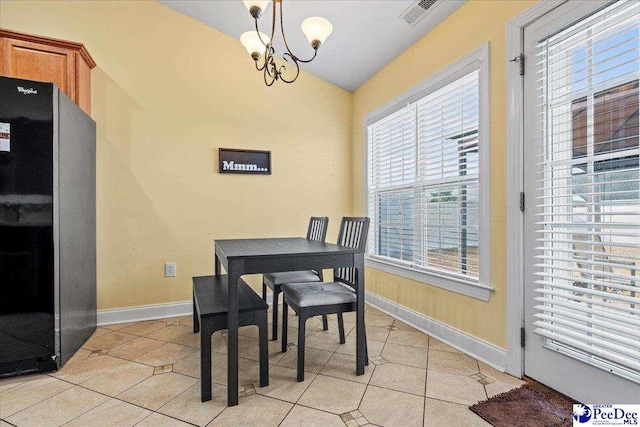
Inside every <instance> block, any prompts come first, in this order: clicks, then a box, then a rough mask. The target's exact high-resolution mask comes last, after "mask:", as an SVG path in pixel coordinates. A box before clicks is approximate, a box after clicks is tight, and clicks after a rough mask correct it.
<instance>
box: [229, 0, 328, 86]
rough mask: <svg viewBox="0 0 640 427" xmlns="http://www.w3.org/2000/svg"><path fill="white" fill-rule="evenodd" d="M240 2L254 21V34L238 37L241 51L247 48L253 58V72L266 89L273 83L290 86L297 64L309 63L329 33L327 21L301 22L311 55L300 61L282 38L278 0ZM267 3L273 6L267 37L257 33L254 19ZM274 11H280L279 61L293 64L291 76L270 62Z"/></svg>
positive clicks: (283, 37)
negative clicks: (259, 75) (281, 50)
mask: <svg viewBox="0 0 640 427" xmlns="http://www.w3.org/2000/svg"><path fill="white" fill-rule="evenodd" d="M243 2H244V5H245V6H246V7H247V9H249V13H250V14H251V16H252V17H253V20H254V21H255V26H256V29H255V31H248V32H246V33H244V34H242V36H240V42H241V43H242V45H243V46H244V47H245V49H247V52H249V55H251V58H253V61H254V62H255V65H256V69H257V70H258V71H262V72H263V74H264V82H265V84H266V85H267V86H271V85H272V84H274V83H275V81H276V80H282V81H283V82H285V83H293V82H294V81H296V79H297V78H298V75H300V63H307V62H311V61H313V60H314V59H315V57H316V55H317V54H318V48H319V47H320V45H321V44H322V43H324V41H325V40H326V39H327V37H329V34H331V32H332V31H333V26H332V25H331V22H329V21H327V20H326V19H324V18H319V17H313V18H307V19H305V20H304V21H302V25H301V26H302V32H303V33H304V34H305V36H307V40H309V43H311V47H312V48H313V56H312V57H311V58H309V59H300V58H298V57H297V56H296V55H294V54H293V52H291V49H289V45H288V44H287V38H286V36H285V35H284V24H283V22H282V21H283V19H282V0H243ZM269 3H273V11H272V18H271V37H269V36H267V35H266V34H265V33H262V32H260V30H259V29H258V18H260V15H262V12H263V11H264V10H265V9H266V8H267V7H268V6H269ZM276 8H278V9H279V12H280V31H281V33H282V39H283V41H284V46H285V48H286V50H287V51H286V52H285V53H283V54H282V58H283V59H284V61H285V62H286V63H287V64H293V65H294V66H295V74H293V75H292V77H286V76H285V75H284V74H283V72H284V71H285V70H286V65H285V64H281V65H278V64H276V61H275V59H274V57H275V49H274V48H273V37H274V35H275V30H276V15H277V13H276ZM261 58H262V59H261Z"/></svg>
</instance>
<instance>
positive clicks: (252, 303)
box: [193, 274, 269, 402]
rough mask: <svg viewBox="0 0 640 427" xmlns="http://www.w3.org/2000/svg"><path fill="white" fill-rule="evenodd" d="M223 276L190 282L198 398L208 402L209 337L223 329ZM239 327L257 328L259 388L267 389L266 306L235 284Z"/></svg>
mask: <svg viewBox="0 0 640 427" xmlns="http://www.w3.org/2000/svg"><path fill="white" fill-rule="evenodd" d="M228 286H229V282H228V277H227V275H226V274H225V275H221V276H201V277H194V278H193V333H198V332H200V394H201V400H202V401H203V402H206V401H208V400H211V336H212V335H213V333H214V332H216V331H219V330H222V329H227V327H228V326H227V311H228V310H227V290H228ZM238 302H239V309H240V310H239V311H240V326H249V325H257V326H258V328H259V329H260V332H259V347H260V387H265V386H268V385H269V351H268V344H269V343H268V336H267V310H268V309H269V306H268V305H267V303H266V302H264V301H263V300H262V298H260V297H259V296H258V294H256V293H255V292H254V291H253V289H251V288H250V287H249V285H248V284H247V283H246V282H245V281H244V280H242V279H241V280H240V281H239V283H238Z"/></svg>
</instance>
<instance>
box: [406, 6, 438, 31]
mask: <svg viewBox="0 0 640 427" xmlns="http://www.w3.org/2000/svg"><path fill="white" fill-rule="evenodd" d="M439 1H440V0H420V1H417V2H416V3H414V4H412V5H411V6H409V7H408V8H407V9H406V10H405V11H404V12H403V13H402V14H401V15H400V19H402V20H403V21H404V22H406V23H407V24H409V25H411V26H412V27H415V26H416V25H418V23H419V22H420V21H422V19H424V17H425V16H427V12H429V9H431V8H433V6H434V5H435V4H436V3H438V2H439Z"/></svg>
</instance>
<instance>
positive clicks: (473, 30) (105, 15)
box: [0, 0, 535, 347]
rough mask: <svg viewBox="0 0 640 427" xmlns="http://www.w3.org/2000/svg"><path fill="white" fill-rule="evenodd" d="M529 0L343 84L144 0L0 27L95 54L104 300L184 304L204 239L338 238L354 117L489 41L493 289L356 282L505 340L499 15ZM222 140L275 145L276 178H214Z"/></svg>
mask: <svg viewBox="0 0 640 427" xmlns="http://www.w3.org/2000/svg"><path fill="white" fill-rule="evenodd" d="M534 3H535V1H529V0H526V1H486V0H483V1H470V2H469V3H467V4H466V5H464V6H463V7H462V8H460V9H459V10H458V11H457V12H455V13H454V14H453V15H452V16H451V17H449V18H448V19H447V20H446V21H444V22H443V23H442V24H441V25H439V26H438V27H437V28H436V29H434V30H433V31H431V32H430V33H429V34H427V35H426V36H425V37H423V38H422V39H421V40H419V41H418V42H417V43H416V44H415V45H413V46H412V47H411V48H409V49H408V50H407V51H405V52H404V53H403V54H402V55H400V56H399V57H398V58H397V59H395V60H394V61H393V62H392V63H391V64H389V65H388V66H386V67H385V68H384V69H383V70H381V71H380V72H379V73H377V74H376V75H375V76H374V77H373V78H371V79H370V80H369V81H368V82H366V83H365V84H364V85H363V86H362V87H361V88H359V89H358V90H357V91H355V92H354V93H353V94H350V93H348V92H346V91H343V90H341V89H339V88H337V87H335V86H333V85H331V84H329V83H326V82H324V81H322V80H320V79H317V78H316V77H313V76H311V75H309V74H306V73H304V72H303V73H302V74H301V77H300V78H299V80H298V81H297V82H296V84H294V85H284V84H276V85H275V86H273V87H271V88H267V87H265V86H264V84H263V83H262V81H261V77H260V75H259V74H258V73H257V72H256V71H255V70H254V69H253V64H252V63H251V60H250V58H249V57H248V55H247V54H246V52H245V51H244V49H243V48H242V46H241V45H240V43H239V42H238V41H237V40H236V39H234V38H232V37H229V36H226V35H224V34H222V33H220V32H218V31H215V30H213V29H211V28H209V27H207V26H205V25H203V24H200V23H198V22H196V21H194V20H192V19H190V18H188V17H186V16H183V15H181V14H179V13H177V12H174V11H172V10H171V9H169V8H166V7H164V6H162V5H160V4H158V3H155V2H148V1H135V2H133V1H130V2H120V1H115V2H111V1H101V2H97V1H93V2H57V1H56V2H48V1H44V2H30V1H20V2H18V1H1V2H0V26H2V27H5V28H9V29H14V30H18V31H24V32H28V33H34V34H41V35H46V36H51V37H58V38H62V39H69V40H75V41H80V42H83V43H85V45H86V46H87V48H88V49H89V51H90V52H91V54H92V55H93V57H94V58H95V60H96V62H97V63H98V67H97V68H96V69H94V70H93V75H92V76H93V83H92V95H93V99H92V109H93V117H94V119H95V120H96V121H97V123H98V288H99V289H98V305H99V308H100V309H108V308H117V307H128V306H135V305H143V304H155V303H163V302H172V301H183V300H188V299H190V297H191V294H190V293H191V287H190V278H191V276H193V275H201V274H210V273H211V272H212V269H213V264H212V259H213V249H212V242H213V240H214V239H215V238H229V237H241V236H246V237H249V236H270V235H272V236H278V235H279V236H281V235H301V234H302V233H304V230H305V227H306V222H307V219H308V217H309V216H310V215H327V216H329V217H330V218H331V223H330V228H329V234H328V239H329V240H333V239H334V237H335V235H336V231H337V227H338V223H339V218H340V217H341V216H342V215H344V214H345V213H347V212H353V213H354V214H363V213H364V212H365V210H364V194H363V193H364V142H363V122H364V115H365V114H367V113H368V112H370V111H372V110H374V109H375V108H377V107H378V106H380V105H382V104H384V103H385V102H387V101H388V100H389V99H391V98H393V97H394V96H396V95H398V94H400V93H402V92H404V91H405V90H407V89H409V88H410V87H412V86H413V85H415V84H417V83H419V82H421V81H422V80H424V79H426V78H427V77H429V76H430V75H431V74H433V73H434V72H436V71H438V70H440V69H442V68H443V67H445V66H446V65H448V64H450V63H452V62H454V61H456V60H457V59H458V58H460V57H461V56H463V55H464V54H466V53H468V52H470V51H472V50H474V49H475V48H477V47H478V46H480V45H481V44H483V43H484V42H485V41H487V40H489V41H490V44H491V45H490V51H491V58H490V60H491V63H490V77H491V94H490V97H491V212H492V219H491V229H492V242H491V264H492V265H491V272H492V278H491V284H492V285H493V286H494V287H495V292H494V293H493V294H492V296H491V299H490V301H489V302H488V303H486V302H482V301H479V300H476V299H473V298H469V297H466V296H462V295H459V294H456V293H452V292H448V291H445V290H442V289H440V288H437V287H433V286H429V285H425V284H422V283H418V282H415V281H411V280H408V279H404V278H401V277H398V276H394V275H390V274H387V273H384V272H381V271H378V270H374V269H368V271H367V287H368V290H370V291H373V292H375V293H377V294H379V295H381V296H383V297H385V298H388V299H391V300H393V301H396V302H398V303H400V304H402V305H404V306H407V307H409V308H411V309H413V310H416V311H418V312H420V313H424V314H426V315H428V316H430V317H432V318H434V319H437V320H439V321H442V322H444V323H447V324H449V325H451V326H453V327H455V328H458V329H461V330H463V331H465V332H467V333H470V334H472V335H475V336H477V337H479V338H481V339H484V340H486V341H488V342H491V343H493V344H495V345H497V346H500V347H505V346H506V344H505V343H506V336H505V327H506V300H505V286H506V283H505V275H506V266H505V264H504V257H505V245H506V242H505V239H506V216H505V207H506V199H505V197H506V183H505V177H506V173H505V169H506V146H505V139H506V109H505V104H506V81H505V76H506V67H507V65H506V64H507V58H506V56H505V45H506V40H505V32H506V30H505V24H506V21H508V20H509V19H511V18H513V17H514V16H516V15H517V14H519V13H520V12H522V11H523V10H525V9H526V8H528V7H529V6H531V5H532V4H534ZM372 52H373V51H372ZM218 147H241V148H255V149H269V150H272V152H273V170H274V174H273V175H272V176H268V177H264V176H258V177H256V176H233V175H220V174H218V173H217V172H216V168H217V163H216V162H217V157H216V151H217V148H218ZM165 261H176V262H177V263H178V277H177V278H171V279H165V278H164V277H163V263H164V262H165ZM254 284H255V280H254Z"/></svg>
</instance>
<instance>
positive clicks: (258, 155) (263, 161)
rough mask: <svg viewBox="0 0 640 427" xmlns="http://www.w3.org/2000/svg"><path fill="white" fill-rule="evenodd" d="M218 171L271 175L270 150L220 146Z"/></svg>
mask: <svg viewBox="0 0 640 427" xmlns="http://www.w3.org/2000/svg"><path fill="white" fill-rule="evenodd" d="M218 158H219V161H220V173H245V174H251V175H256V174H258V175H271V151H258V150H236V149H232V148H220V150H219V153H218Z"/></svg>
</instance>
